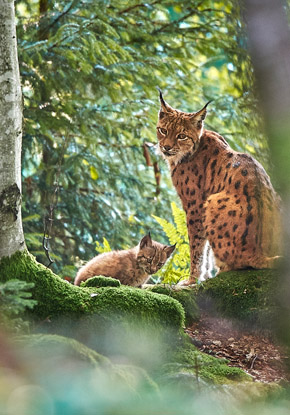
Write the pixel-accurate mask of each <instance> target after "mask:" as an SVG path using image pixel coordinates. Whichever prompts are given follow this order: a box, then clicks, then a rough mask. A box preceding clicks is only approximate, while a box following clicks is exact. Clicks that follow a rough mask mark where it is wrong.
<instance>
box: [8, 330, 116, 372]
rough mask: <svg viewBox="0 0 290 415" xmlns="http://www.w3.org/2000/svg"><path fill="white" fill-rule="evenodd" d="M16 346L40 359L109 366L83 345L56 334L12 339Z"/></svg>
mask: <svg viewBox="0 0 290 415" xmlns="http://www.w3.org/2000/svg"><path fill="white" fill-rule="evenodd" d="M13 342H14V344H15V345H16V346H21V349H23V348H24V349H25V350H26V351H28V352H30V351H31V353H32V355H33V356H36V355H37V356H38V357H39V358H41V359H51V358H52V357H53V358H54V360H55V359H56V358H57V357H61V358H63V357H64V356H65V357H66V359H71V360H74V362H75V361H79V362H83V363H85V364H87V365H89V366H91V367H99V365H100V364H101V365H111V363H110V361H109V359H108V358H106V357H104V356H102V355H101V354H99V353H97V352H96V351H95V350H92V349H90V348H89V347H87V346H85V345H84V344H82V343H80V342H78V341H77V340H75V339H72V338H69V337H63V336H59V335H57V334H31V335H22V336H16V337H14V339H13Z"/></svg>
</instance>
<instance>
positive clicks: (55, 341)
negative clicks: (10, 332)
mask: <svg viewBox="0 0 290 415" xmlns="http://www.w3.org/2000/svg"><path fill="white" fill-rule="evenodd" d="M13 343H14V345H15V346H16V347H18V348H19V349H20V355H21V356H22V357H23V358H24V359H25V361H26V364H27V363H31V368H30V369H31V371H32V372H33V371H36V373H37V375H38V376H39V375H41V372H45V374H47V373H49V375H50V377H51V376H52V374H53V373H54V372H58V370H59V368H62V372H63V371H66V372H67V373H69V372H70V371H71V370H72V372H73V373H74V374H75V375H76V376H77V377H79V376H80V375H81V376H83V374H84V376H85V377H86V376H89V377H90V381H92V379H94V378H96V379H99V380H101V379H102V378H103V377H104V378H106V379H107V380H109V382H110V383H111V384H115V385H122V388H123V392H124V393H125V392H126V393H129V394H132V392H133V394H136V397H137V398H138V396H139V395H138V394H139V392H140V390H142V391H145V390H146V391H147V392H149V393H150V394H152V396H158V394H159V389H158V386H157V384H156V383H155V382H154V381H153V380H152V378H151V377H150V376H149V375H148V373H147V372H146V371H145V370H144V369H142V368H140V367H137V366H133V365H124V364H115V363H112V362H111V361H110V360H109V359H108V358H107V357H104V356H102V355H100V354H99V353H97V352H96V351H95V350H92V349H90V348H89V347H87V346H85V345H84V344H82V343H80V342H78V341H76V340H75V339H72V338H68V337H63V336H59V335H46V334H34V335H29V336H28V335H25V336H17V337H15V338H14V339H13ZM79 380H80V379H78V378H77V379H75V381H76V382H79ZM109 392H110V391H109V390H108V391H107V393H108V394H109Z"/></svg>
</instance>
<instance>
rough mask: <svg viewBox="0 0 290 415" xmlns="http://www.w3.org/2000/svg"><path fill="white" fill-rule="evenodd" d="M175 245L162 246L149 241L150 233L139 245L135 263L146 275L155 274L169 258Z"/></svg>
mask: <svg viewBox="0 0 290 415" xmlns="http://www.w3.org/2000/svg"><path fill="white" fill-rule="evenodd" d="M174 249H175V245H171V246H170V245H163V244H160V243H159V242H156V241H153V240H152V239H151V236H150V233H149V234H148V235H145V236H144V237H143V238H142V239H141V241H140V243H139V245H138V253H137V263H138V266H139V268H142V269H143V270H144V271H145V272H146V273H147V274H149V275H152V274H154V273H155V272H157V271H158V270H159V269H160V268H161V267H162V266H163V265H164V264H165V262H166V261H167V259H168V258H169V257H170V255H171V254H172V252H173V251H174Z"/></svg>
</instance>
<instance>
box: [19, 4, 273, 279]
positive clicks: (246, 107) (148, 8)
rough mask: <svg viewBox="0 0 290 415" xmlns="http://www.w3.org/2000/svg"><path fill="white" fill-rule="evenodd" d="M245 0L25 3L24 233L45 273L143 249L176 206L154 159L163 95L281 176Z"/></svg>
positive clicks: (159, 234)
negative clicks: (271, 147)
mask: <svg viewBox="0 0 290 415" xmlns="http://www.w3.org/2000/svg"><path fill="white" fill-rule="evenodd" d="M241 12H242V11H241V9H240V3H239V2H238V1H212V0H201V1H197V0H194V1H190V2H188V1H186V0H180V1H162V0H153V1H151V2H148V3H137V2H136V1H128V0H126V1H124V0H118V1H117V0H112V1H110V0H98V1H95V0H83V1H81V0H73V1H63V0H60V1H50V0H34V1H31V0H29V1H25V0H23V1H17V2H16V14H17V31H18V33H17V35H18V43H19V44H18V53H19V64H20V71H21V81H22V87H23V99H24V134H23V156H22V158H23V162H22V166H23V171H22V174H23V217H24V219H23V225H24V231H25V235H26V242H27V245H28V249H29V250H30V252H32V253H33V254H34V255H36V256H37V259H38V260H39V261H40V262H43V263H44V264H47V262H48V260H47V258H46V257H45V253H44V251H43V249H42V239H43V233H44V222H45V220H46V219H47V218H53V222H50V223H51V224H52V226H51V229H50V228H49V227H48V229H47V231H49V233H50V235H49V236H50V237H51V240H50V247H51V256H52V258H54V260H55V263H54V264H53V266H52V269H53V270H54V271H55V272H57V273H59V274H60V275H62V276H73V275H74V273H75V269H76V268H75V265H78V264H79V259H88V258H90V257H92V256H93V255H95V254H96V252H95V242H96V241H98V242H102V240H103V238H104V237H105V238H106V239H107V240H108V241H109V243H110V245H111V247H112V248H114V249H122V248H126V247H129V246H133V245H134V244H136V243H137V242H138V241H139V239H140V238H141V237H142V236H143V235H144V234H145V233H147V232H148V231H149V230H150V231H151V233H152V236H153V238H154V239H156V240H159V241H161V242H162V241H163V242H165V241H166V236H165V234H164V233H163V231H162V229H161V227H160V226H159V225H158V224H157V222H156V221H155V220H154V218H153V217H152V215H156V216H159V217H162V218H165V219H167V220H169V221H170V220H171V215H172V213H171V206H170V203H171V202H172V201H175V202H176V203H179V202H178V200H177V196H176V194H175V191H174V189H173V187H172V184H171V180H170V176H169V173H168V170H167V166H166V164H165V163H164V161H163V160H162V159H161V157H160V156H159V155H158V154H157V153H156V149H155V147H154V145H155V144H156V137H155V129H156V127H155V125H156V120H157V112H158V109H159V101H158V92H157V89H156V88H157V86H158V87H160V88H161V89H162V91H163V93H164V96H165V98H166V100H167V101H168V102H169V103H170V104H171V105H172V106H173V107H176V108H180V109H182V110H185V111H196V110H198V109H200V108H201V107H202V106H203V105H204V104H205V102H206V101H208V100H213V102H212V103H211V104H210V106H209V111H208V117H207V119H206V128H208V129H213V130H215V131H218V132H219V133H220V134H222V135H223V136H224V137H225V138H226V139H227V141H228V142H229V144H230V145H231V146H232V147H233V148H234V149H236V150H241V151H246V152H248V153H250V154H253V155H254V156H255V157H256V158H257V159H258V160H259V161H260V162H262V164H263V165H264V166H265V168H266V169H267V170H268V171H270V172H271V166H270V165H269V158H268V151H267V142H266V139H265V137H264V136H263V134H262V132H261V131H263V126H262V125H261V118H260V114H259V110H258V106H257V103H256V99H255V88H254V76H253V70H252V65H251V61H250V58H249V55H248V51H247V41H246V35H245V31H244V26H243V23H242V20H241Z"/></svg>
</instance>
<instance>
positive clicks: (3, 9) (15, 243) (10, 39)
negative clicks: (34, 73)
mask: <svg viewBox="0 0 290 415" xmlns="http://www.w3.org/2000/svg"><path fill="white" fill-rule="evenodd" d="M21 141H22V101H21V87H20V75H19V67H18V57H17V43H16V27H15V14H14V1H13V0H0V259H1V258H2V257H5V256H11V255H12V254H14V253H15V252H17V251H21V250H23V249H24V248H25V243H24V235H23V229H22V219H21Z"/></svg>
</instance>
